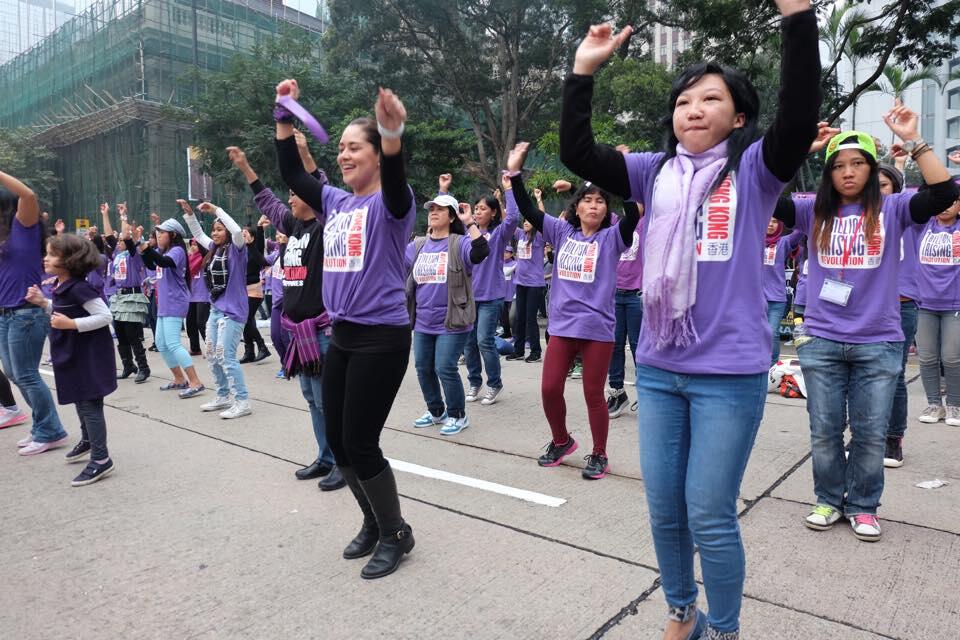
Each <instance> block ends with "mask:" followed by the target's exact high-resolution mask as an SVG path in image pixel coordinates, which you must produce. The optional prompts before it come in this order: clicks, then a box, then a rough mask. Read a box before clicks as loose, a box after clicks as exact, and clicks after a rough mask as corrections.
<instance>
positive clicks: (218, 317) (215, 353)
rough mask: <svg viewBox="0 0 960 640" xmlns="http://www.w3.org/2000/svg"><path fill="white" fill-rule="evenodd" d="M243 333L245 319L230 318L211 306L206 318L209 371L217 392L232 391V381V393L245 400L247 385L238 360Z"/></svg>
mask: <svg viewBox="0 0 960 640" xmlns="http://www.w3.org/2000/svg"><path fill="white" fill-rule="evenodd" d="M242 337H243V323H242V322H237V321H236V320H231V319H230V318H229V317H227V315H226V314H224V313H223V311H220V310H219V309H217V308H216V307H210V318H209V319H208V320H207V361H208V362H209V363H210V371H212V372H213V378H214V379H215V380H216V381H217V395H218V396H220V397H226V396H229V395H230V385H231V384H232V385H233V394H234V397H235V398H236V399H237V400H246V399H247V398H248V397H249V395H248V394H247V385H246V382H244V379H243V371H241V370H240V363H239V362H238V361H237V346H238V345H239V344H240V339H241V338H242Z"/></svg>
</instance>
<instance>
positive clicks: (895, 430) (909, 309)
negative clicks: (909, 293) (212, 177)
mask: <svg viewBox="0 0 960 640" xmlns="http://www.w3.org/2000/svg"><path fill="white" fill-rule="evenodd" d="M900 326H901V327H902V328H903V336H904V341H903V358H902V360H901V366H900V375H898V376H897V390H896V392H895V393H894V394H893V407H892V408H891V409H890V424H888V425H887V437H888V438H902V437H903V435H904V434H905V433H906V432H907V381H906V378H905V374H906V371H907V356H908V355H909V354H910V345H911V344H913V339H914V338H916V337H917V303H916V302H914V301H913V300H905V301H902V302H901V303H900ZM938 391H939V389H938Z"/></svg>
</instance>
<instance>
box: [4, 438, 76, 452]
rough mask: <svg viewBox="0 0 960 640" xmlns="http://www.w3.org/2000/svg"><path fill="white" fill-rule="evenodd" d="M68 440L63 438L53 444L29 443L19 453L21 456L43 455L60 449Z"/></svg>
mask: <svg viewBox="0 0 960 640" xmlns="http://www.w3.org/2000/svg"><path fill="white" fill-rule="evenodd" d="M69 439H70V438H67V437H64V438H60V439H59V440H54V441H53V442H31V443H30V444H28V445H26V446H25V447H23V448H22V449H20V451H18V452H17V453H19V454H20V455H22V456H35V455H37V454H38V453H43V452H44V451H50V450H51V449H56V448H57V447H62V446H64V445H65V444H67V440H69Z"/></svg>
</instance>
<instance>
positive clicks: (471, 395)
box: [465, 386, 483, 402]
mask: <svg viewBox="0 0 960 640" xmlns="http://www.w3.org/2000/svg"><path fill="white" fill-rule="evenodd" d="M481 389H483V387H482V386H480V387H470V389H468V390H467V397H466V398H465V400H466V401H467V402H476V401H477V400H479V399H480V390H481Z"/></svg>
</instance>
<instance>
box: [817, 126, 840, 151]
mask: <svg viewBox="0 0 960 640" xmlns="http://www.w3.org/2000/svg"><path fill="white" fill-rule="evenodd" d="M838 133H840V129H838V128H836V127H831V126H830V123H829V122H818V123H817V137H816V138H814V140H813V144H811V145H810V153H817V152H819V151H823V148H824V147H825V146H827V143H828V142H830V138H832V137H833V136H835V135H837V134H838Z"/></svg>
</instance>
